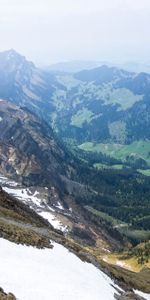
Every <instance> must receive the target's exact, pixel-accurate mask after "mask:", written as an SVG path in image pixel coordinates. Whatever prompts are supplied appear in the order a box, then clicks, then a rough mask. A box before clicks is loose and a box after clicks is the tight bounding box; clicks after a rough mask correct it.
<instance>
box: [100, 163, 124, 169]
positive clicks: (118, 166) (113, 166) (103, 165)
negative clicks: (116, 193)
mask: <svg viewBox="0 0 150 300" xmlns="http://www.w3.org/2000/svg"><path fill="white" fill-rule="evenodd" d="M94 167H95V168H97V169H98V170H101V169H115V170H122V169H123V168H124V165H121V164H120V165H112V166H108V165H105V164H101V163H96V164H94Z"/></svg>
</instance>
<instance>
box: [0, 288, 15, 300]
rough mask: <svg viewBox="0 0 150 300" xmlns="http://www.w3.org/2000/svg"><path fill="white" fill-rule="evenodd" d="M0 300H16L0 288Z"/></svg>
mask: <svg viewBox="0 0 150 300" xmlns="http://www.w3.org/2000/svg"><path fill="white" fill-rule="evenodd" d="M0 300H17V299H16V297H15V296H14V295H13V294H12V293H8V294H7V293H5V292H4V290H3V289H2V288H0Z"/></svg>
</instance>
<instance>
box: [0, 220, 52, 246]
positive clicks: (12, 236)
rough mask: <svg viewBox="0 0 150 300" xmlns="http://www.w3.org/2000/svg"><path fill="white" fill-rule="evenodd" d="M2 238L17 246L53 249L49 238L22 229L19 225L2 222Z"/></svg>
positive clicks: (0, 233)
mask: <svg viewBox="0 0 150 300" xmlns="http://www.w3.org/2000/svg"><path fill="white" fill-rule="evenodd" d="M0 237H2V238H4V239H7V240H9V241H11V242H15V243H17V244H23V245H27V246H30V245H31V246H35V247H37V248H51V247H52V246H51V245H50V241H49V239H48V238H46V237H43V236H42V235H40V234H38V233H36V232H34V231H33V230H31V229H27V228H21V227H20V226H19V224H18V226H17V225H13V224H7V223H6V222H3V221H2V220H0Z"/></svg>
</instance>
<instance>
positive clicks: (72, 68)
mask: <svg viewBox="0 0 150 300" xmlns="http://www.w3.org/2000/svg"><path fill="white" fill-rule="evenodd" d="M102 64H104V62H97V61H80V60H79V61H78V60H75V61H67V62H60V63H56V64H52V65H50V66H49V67H46V68H45V70H47V71H52V72H64V73H76V72H79V71H82V70H90V69H93V68H96V67H98V66H100V65H102Z"/></svg>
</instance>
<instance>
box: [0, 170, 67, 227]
mask: <svg viewBox="0 0 150 300" xmlns="http://www.w3.org/2000/svg"><path fill="white" fill-rule="evenodd" d="M0 185H1V186H2V187H3V190H4V191H5V192H7V193H8V194H9V195H12V196H14V197H15V198H17V199H19V200H21V201H22V202H24V203H25V204H27V205H28V206H30V208H32V209H33V210H35V211H36V212H37V213H38V214H39V215H40V216H42V217H43V218H44V219H46V220H47V221H48V222H49V223H50V224H51V225H52V226H53V227H54V228H55V229H59V230H61V231H63V232H66V231H67V227H66V226H65V225H63V224H62V223H61V222H60V221H59V220H58V219H57V218H56V216H55V210H58V209H59V210H63V207H62V206H61V204H60V203H59V202H56V205H55V207H54V206H53V208H52V207H51V206H50V205H48V204H47V201H46V199H44V197H43V194H44V193H40V191H37V190H36V188H34V187H32V188H25V187H22V186H21V185H20V184H19V183H17V182H15V181H13V180H10V179H8V178H7V177H5V176H3V175H1V174H0ZM43 189H44V190H45V193H46V191H47V190H48V189H47V187H45V188H43ZM40 190H41V189H40Z"/></svg>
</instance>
